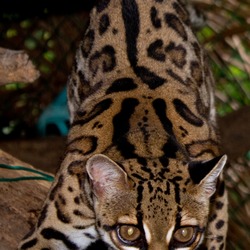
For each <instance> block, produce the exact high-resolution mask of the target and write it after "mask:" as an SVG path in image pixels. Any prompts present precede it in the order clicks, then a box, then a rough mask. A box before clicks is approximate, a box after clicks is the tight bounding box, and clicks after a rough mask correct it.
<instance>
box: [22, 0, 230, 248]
mask: <svg viewBox="0 0 250 250" xmlns="http://www.w3.org/2000/svg"><path fill="white" fill-rule="evenodd" d="M124 6H125V7H126V8H127V9H128V10H127V11H126V10H125V7H124ZM136 11H137V12H138V15H139V16H137V14H136V13H137V12H136ZM90 17H91V18H90V25H89V28H88V30H87V31H86V34H85V38H84V39H83V41H82V43H81V44H80V47H79V49H78V51H77V53H76V61H75V64H74V66H73V69H72V74H71V76H70V78H69V82H68V97H69V109H70V113H71V129H70V133H69V135H68V146H67V150H66V152H65V157H64V160H63V162H62V164H61V168H60V170H59V172H58V174H57V177H56V180H55V182H54V184H53V187H52V188H51V191H50V193H49V195H48V198H47V200H46V201H45V204H44V209H43V212H42V213H41V216H40V220H39V222H38V224H37V225H36V227H35V231H34V233H32V234H31V235H30V236H29V237H28V238H27V239H25V240H24V241H23V242H22V243H21V244H20V249H42V248H49V249H87V246H88V245H90V244H91V243H92V242H95V241H96V240H98V239H101V240H103V241H104V242H105V243H106V244H108V245H109V246H110V247H112V249H130V247H129V246H125V245H124V244H123V243H122V242H121V240H119V237H118V236H117V230H118V228H119V226H120V225H122V224H131V225H135V226H136V227H138V228H140V230H141V231H142V235H144V236H142V238H143V237H145V232H143V229H142V228H143V225H144V224H145V225H147V228H148V230H149V234H150V239H151V240H150V242H147V243H146V242H145V239H143V240H141V242H140V244H139V243H138V244H139V245H135V246H134V248H133V249H142V248H143V247H144V248H143V249H148V250H161V249H176V248H177V245H176V243H174V240H173V235H172V233H174V232H175V231H176V230H177V227H180V226H181V227H182V226H195V227H198V228H199V230H200V231H202V230H205V232H203V231H202V232H199V233H197V238H195V240H194V241H193V243H190V245H188V246H187V249H197V248H198V246H200V245H201V244H203V245H204V246H206V247H207V249H209V250H219V249H220V250H221V249H225V239H226V232H227V211H226V210H227V196H226V191H224V192H223V179H222V175H221V174H220V173H221V171H222V168H223V166H224V165H225V159H226V158H225V157H224V158H223V157H222V158H220V159H219V158H218V159H217V158H215V159H217V160H216V161H215V160H212V159H213V158H214V157H216V156H218V155H219V154H220V150H219V137H218V134H217V129H216V118H215V111H214V109H215V107H214V94H213V79H212V75H211V72H210V70H209V67H208V64H207V59H206V56H205V55H204V52H203V50H202V49H201V48H200V46H199V44H198V42H197V39H196V37H195V35H194V34H193V31H192V29H191V28H190V25H189V20H188V14H187V12H186V11H185V10H184V9H183V7H182V6H181V4H180V3H178V1H176V0H166V1H159V0H158V1H153V0H147V1H145V0H134V1H132V0H131V2H127V1H118V0H111V1H104V0H103V1H100V3H99V5H97V7H96V8H94V9H93V10H92V12H91V15H90ZM131 17H133V18H134V19H133V18H131ZM136 18H138V22H136V20H135V19H136ZM133 21H135V23H134V24H133ZM133 25H134V26H133ZM137 28H138V33H136V32H135V31H136V29H137ZM133 32H134V33H133ZM135 37H136V38H135ZM129 39H130V40H129ZM133 39H134V40H133ZM129 41H130V44H129ZM131 41H132V42H133V41H134V42H135V44H131V43H132V42H131ZM124 78H126V79H124ZM209 160H212V161H211V162H214V165H213V166H212V167H211V166H210V165H211V164H210V163H204V162H206V161H209ZM197 161H199V164H200V165H201V166H203V165H204V166H205V164H207V166H210V168H211V169H210V170H209V171H207V173H206V174H204V176H202V175H201V177H200V179H198V181H197V180H196V181H195V178H196V176H195V174H193V173H191V171H193V170H190V169H191V168H192V167H190V166H191V165H192V166H193V165H195V164H196V163H195V162H197ZM209 164H210V165H209ZM86 166H87V167H86ZM204 168H205V167H204ZM197 174H198V173H197ZM193 175H194V176H193ZM218 176H220V177H218ZM196 182H198V183H196ZM215 188H217V190H216V191H215ZM214 192H215V193H214ZM211 196H212V198H211ZM194 223H195V224H194ZM173 228H175V229H174V232H172V231H173ZM52 229H53V230H54V231H53V230H52ZM55 230H56V231H57V233H55ZM171 230H172V231H171ZM58 232H60V235H61V237H65V238H63V239H67V243H65V241H66V240H65V241H64V240H62V238H60V239H54V238H52V239H51V238H50V237H59V236H58ZM46 233H47V234H49V235H53V236H46V235H47V234H46ZM44 235H45V236H44ZM62 235H63V236H62ZM167 235H169V236H168V238H169V237H170V238H171V241H170V242H168V241H167ZM68 241H69V242H70V243H69V242H68ZM71 243H72V244H73V245H70V244H71ZM67 244H68V245H67ZM143 244H144V245H143ZM27 246H29V247H30V248H28V247H27ZM183 247H184V246H183ZM131 249H132V248H131Z"/></svg>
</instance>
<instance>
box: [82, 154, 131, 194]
mask: <svg viewBox="0 0 250 250" xmlns="http://www.w3.org/2000/svg"><path fill="white" fill-rule="evenodd" d="M86 169H87V173H88V175H89V177H90V180H91V182H92V185H93V191H94V194H95V195H96V197H97V198H99V199H105V198H106V197H108V196H110V195H115V194H117V193H119V191H120V190H124V189H128V188H129V184H128V180H127V174H126V172H125V171H124V170H123V169H122V168H121V167H120V166H119V165H118V164H116V163H115V162H114V161H112V160H111V159H110V158H108V157H107V156H105V155H102V154H96V155H94V156H92V157H91V158H90V159H89V160H88V161H87V163H86Z"/></svg>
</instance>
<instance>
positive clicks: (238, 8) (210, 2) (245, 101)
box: [192, 0, 250, 116]
mask: <svg viewBox="0 0 250 250" xmlns="http://www.w3.org/2000/svg"><path fill="white" fill-rule="evenodd" d="M192 2H193V3H194V5H195V6H196V8H197V9H198V10H199V11H200V12H202V13H204V14H205V17H206V26H205V27H203V28H202V29H201V31H199V33H198V37H199V39H200V41H201V43H202V44H203V45H204V47H205V48H206V49H207V50H208V54H209V56H210V58H211V61H212V69H213V72H214V76H215V80H216V89H217V91H216V97H217V111H218V114H219V115H221V116H224V115H226V114H228V113H230V112H232V111H233V110H236V109H238V108H240V107H242V106H244V105H250V17H249V13H250V1H248V0H245V1H244V0H243V1H242V0H205V1H199V0H193V1H192Z"/></svg>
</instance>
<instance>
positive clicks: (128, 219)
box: [86, 154, 226, 250]
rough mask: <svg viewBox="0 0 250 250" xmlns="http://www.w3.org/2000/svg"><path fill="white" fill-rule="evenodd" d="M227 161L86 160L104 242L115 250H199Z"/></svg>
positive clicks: (98, 156) (217, 158) (100, 156)
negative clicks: (217, 186)
mask: <svg viewBox="0 0 250 250" xmlns="http://www.w3.org/2000/svg"><path fill="white" fill-rule="evenodd" d="M225 162H226V156H222V157H216V158H214V159H212V160H209V161H205V162H189V163H186V162H180V161H176V160H174V159H165V160H164V161H163V160H159V159H131V160H126V161H124V162H120V163H116V162H114V161H112V160H111V159H110V158H108V157H106V156H104V155H100V154H99V155H95V156H93V157H91V158H90V159H89V160H88V161H87V165H86V167H87V172H88V175H89V177H90V182H91V188H92V192H93V200H94V207H95V213H96V221H97V229H98V231H99V232H100V235H101V238H102V240H103V241H104V242H106V243H107V244H108V245H110V246H112V247H113V248H114V249H124V250H129V249H131V250H135V249H149V250H153V249H154V250H163V249H164V250H166V249H196V248H197V247H198V246H199V245H200V244H201V242H202V240H203V238H204V235H205V231H206V225H207V222H208V215H209V206H210V198H211V196H212V195H213V194H214V193H215V191H216V183H217V179H218V177H219V176H220V174H221V172H222V169H223V167H224V165H225Z"/></svg>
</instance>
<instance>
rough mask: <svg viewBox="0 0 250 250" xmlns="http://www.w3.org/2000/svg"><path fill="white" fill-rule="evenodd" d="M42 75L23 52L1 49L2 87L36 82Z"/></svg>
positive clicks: (0, 69)
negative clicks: (17, 83)
mask: <svg viewBox="0 0 250 250" xmlns="http://www.w3.org/2000/svg"><path fill="white" fill-rule="evenodd" d="M39 76H40V73H39V71H38V70H36V68H35V66H34V64H33V63H32V61H31V60H30V59H29V56H28V55H27V54H26V53H25V52H24V51H23V50H10V49H5V48H1V47H0V85H4V84H8V83H12V82H23V83H30V82H34V81H35V80H36V79H37V78H38V77H39Z"/></svg>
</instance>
